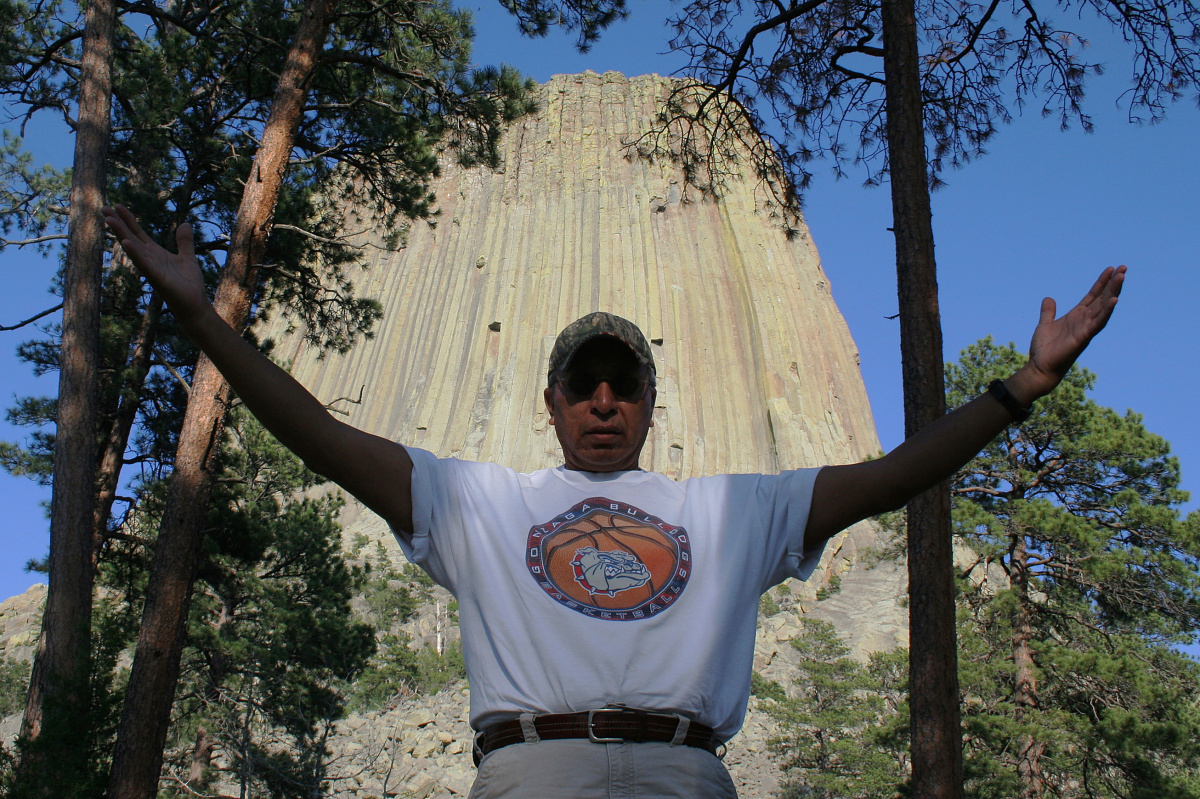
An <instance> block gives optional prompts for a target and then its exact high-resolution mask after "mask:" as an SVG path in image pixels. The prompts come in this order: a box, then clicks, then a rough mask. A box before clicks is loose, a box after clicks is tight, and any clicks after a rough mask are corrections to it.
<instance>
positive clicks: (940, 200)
mask: <svg viewBox="0 0 1200 799" xmlns="http://www.w3.org/2000/svg"><path fill="white" fill-rule="evenodd" d="M469 7H471V8H472V9H473V10H475V12H476V28H477V33H478V40H477V44H476V60H477V62H478V63H480V64H484V63H499V62H506V63H510V64H513V65H514V66H516V67H518V68H519V69H521V70H522V71H523V72H525V73H526V74H528V75H530V76H532V77H533V78H535V79H537V80H539V81H545V80H547V79H548V78H549V77H550V76H551V75H553V74H557V73H572V72H580V71H583V70H584V69H592V70H595V71H597V72H603V71H605V70H609V69H613V70H618V71H621V72H624V73H625V74H627V75H638V74H644V73H648V72H658V73H660V74H670V73H671V72H672V71H674V70H675V69H676V68H678V67H679V66H681V65H682V64H681V61H680V59H679V58H678V57H675V56H666V55H661V53H662V52H663V51H665V50H666V49H667V48H666V42H667V39H668V35H667V30H666V28H665V27H664V26H663V25H662V21H663V20H664V19H665V16H666V14H665V12H666V11H667V10H669V4H668V3H666V2H663V0H644V1H643V0H631V3H630V8H631V10H632V14H631V18H630V19H629V20H628V21H626V22H624V23H621V24H619V25H618V26H615V27H614V28H613V29H610V30H609V31H608V32H607V33H606V34H605V35H604V37H603V38H602V39H601V41H600V42H599V43H598V44H597V45H596V46H595V47H594V48H593V50H592V51H591V52H590V53H588V54H586V55H581V54H579V53H577V52H575V51H574V50H573V48H572V46H571V44H572V42H573V39H572V38H570V37H566V36H562V35H559V34H555V35H552V36H551V37H549V38H548V39H539V40H526V39H521V38H520V37H519V36H518V35H517V33H516V30H515V25H514V23H513V21H512V19H511V18H510V17H508V16H507V14H506V12H504V11H503V10H502V9H501V8H500V7H499V4H497V3H494V2H492V3H489V4H487V5H483V4H480V3H472V4H469ZM1097 41H1099V37H1097ZM1097 50H1098V51H1100V52H1102V53H1103V54H1104V56H1105V57H1109V56H1111V57H1110V58H1107V60H1109V68H1108V71H1107V74H1106V75H1105V76H1104V77H1103V78H1102V79H1093V80H1092V81H1090V82H1089V84H1088V86H1089V93H1088V100H1087V101H1086V105H1087V109H1088V111H1089V112H1090V113H1091V114H1092V115H1093V117H1094V119H1095V122H1096V132H1095V133H1093V134H1090V135H1088V134H1084V133H1082V132H1081V131H1079V130H1078V129H1077V128H1076V129H1074V130H1070V131H1067V132H1060V131H1059V130H1058V128H1057V124H1056V123H1055V122H1054V121H1053V120H1045V119H1041V118H1039V117H1037V116H1036V114H1032V115H1029V116H1026V117H1022V118H1018V119H1017V120H1016V121H1015V122H1014V123H1013V124H1012V125H1009V126H1006V127H1004V128H1002V129H1001V130H1000V133H999V134H998V135H997V136H996V137H995V139H994V140H993V142H992V144H991V146H990V152H989V154H988V155H987V156H985V157H983V158H981V159H979V160H977V161H975V162H974V163H972V164H970V165H969V166H968V167H966V168H965V169H963V170H960V171H955V172H951V173H948V174H947V175H945V178H946V179H947V181H948V183H949V185H948V186H947V187H946V188H944V189H942V190H941V191H939V192H937V193H936V194H935V195H934V228H935V235H936V237H937V258H938V271H939V279H940V290H941V308H942V314H943V327H944V337H945V357H946V359H947V360H953V359H955V358H956V357H957V354H958V352H959V351H960V350H961V349H963V348H964V347H966V346H967V345H968V344H970V343H972V342H974V341H975V340H976V339H978V338H981V337H982V336H985V335H991V336H993V337H995V338H996V339H997V340H999V341H1001V342H1008V341H1014V342H1016V343H1017V344H1018V346H1019V347H1021V348H1024V347H1025V346H1027V344H1028V340H1029V336H1030V334H1031V333H1032V331H1033V326H1034V324H1035V323H1036V320H1037V313H1038V305H1039V303H1040V301H1041V298H1042V297H1043V296H1047V295H1049V296H1053V297H1055V298H1056V299H1057V300H1058V301H1059V305H1060V308H1062V309H1065V308H1066V307H1069V306H1070V305H1073V304H1074V303H1075V302H1076V301H1077V300H1078V299H1079V298H1080V297H1081V296H1082V295H1083V293H1084V292H1085V291H1086V290H1087V288H1088V286H1089V285H1090V284H1091V281H1092V280H1093V279H1094V278H1095V277H1096V275H1097V274H1098V273H1099V272H1100V270H1101V269H1102V268H1103V267H1105V266H1108V265H1114V264H1119V263H1124V264H1128V265H1129V268H1130V271H1129V276H1128V280H1127V283H1126V290H1125V294H1124V296H1123V297H1122V299H1121V303H1120V306H1119V307H1118V309H1117V312H1116V314H1115V316H1114V317H1113V320H1112V322H1111V323H1110V325H1109V327H1108V329H1107V330H1106V331H1105V332H1104V333H1103V334H1102V335H1101V336H1100V337H1099V338H1098V339H1097V340H1096V341H1095V342H1094V343H1093V345H1092V347H1091V348H1090V349H1089V350H1088V351H1087V352H1086V353H1085V354H1084V356H1083V358H1082V359H1081V362H1082V363H1083V365H1084V366H1086V367H1087V368H1089V369H1091V370H1092V371H1094V372H1095V373H1096V374H1097V375H1098V378H1099V379H1098V381H1097V386H1096V390H1095V392H1094V393H1093V397H1094V398H1095V399H1096V400H1097V401H1098V402H1100V403H1103V404H1105V405H1110V406H1112V407H1114V408H1117V409H1118V410H1121V411H1124V410H1125V409H1127V408H1132V409H1134V410H1136V411H1138V412H1139V413H1141V414H1143V415H1144V417H1145V423H1146V426H1147V427H1148V428H1149V429H1150V430H1151V431H1153V432H1155V433H1158V434H1160V435H1162V436H1163V437H1165V438H1166V439H1167V440H1169V441H1170V442H1171V443H1172V445H1173V449H1174V451H1175V453H1176V454H1177V455H1178V456H1179V458H1180V461H1181V463H1182V467H1183V481H1184V483H1183V487H1184V488H1185V489H1187V490H1189V491H1191V492H1192V494H1193V497H1197V498H1200V436H1197V435H1196V432H1197V427H1198V426H1197V422H1196V418H1195V413H1196V411H1195V408H1196V406H1197V399H1196V397H1197V392H1198V390H1200V354H1198V352H1197V344H1198V343H1200V335H1198V333H1200V323H1198V322H1197V315H1196V306H1197V302H1198V300H1200V222H1198V219H1200V188H1198V187H1200V147H1198V145H1197V142H1200V111H1198V110H1197V105H1196V102H1195V98H1194V97H1190V98H1188V99H1185V100H1184V101H1182V102H1181V103H1178V104H1176V105H1175V106H1173V107H1172V108H1171V109H1170V111H1169V114H1168V118H1167V120H1166V122H1164V123H1162V124H1160V125H1154V126H1143V127H1137V126H1132V125H1129V124H1128V123H1127V122H1126V121H1125V110H1124V109H1123V108H1121V107H1118V106H1117V105H1116V103H1115V101H1116V99H1117V97H1118V95H1120V94H1121V92H1122V91H1123V90H1124V88H1125V87H1126V85H1127V80H1128V71H1129V70H1128V66H1127V63H1126V62H1124V61H1122V53H1121V51H1120V50H1119V49H1116V50H1113V51H1112V52H1111V54H1110V53H1109V52H1108V51H1107V50H1106V49H1104V48H1103V47H1102V46H1098V47H1097ZM51 123H52V120H49V119H47V120H46V124H41V125H38V126H36V127H35V128H31V129H30V131H29V133H28V136H27V139H28V142H29V143H30V145H31V146H32V148H33V150H34V152H35V154H36V156H37V158H38V159H39V160H45V161H52V162H54V163H57V164H59V165H63V164H67V163H69V161H70V157H71V151H70V146H71V144H70V141H69V140H68V139H67V138H66V137H65V136H64V135H63V134H62V133H61V132H60V131H58V130H56V129H55V127H54V126H53V124H51ZM815 171H816V179H815V180H814V185H813V188H812V189H811V190H810V191H809V192H808V194H807V199H806V206H807V211H806V217H807V220H808V224H809V227H810V229H811V231H812V234H813V238H814V240H815V241H816V244H817V247H818V248H819V250H820V253H821V256H822V260H823V263H824V267H825V271H826V272H827V273H828V275H829V278H830V281H831V283H832V285H833V290H834V297H835V299H836V300H837V302H838V305H839V307H840V308H841V310H842V313H843V314H844V315H845V317H846V319H847V322H848V323H849V326H850V331H851V333H852V334H853V336H854V339H855V341H856V342H857V344H858V346H859V349H860V353H861V359H862V370H863V378H864V380H865V381H866V385H867V391H868V394H869V396H870V398H871V404H872V409H873V411H874V414H875V421H876V424H877V426H878V429H879V436H880V439H881V441H882V442H883V444H884V446H885V448H890V447H893V446H895V445H896V444H898V443H899V442H900V440H901V438H902V431H903V420H902V408H901V394H900V367H899V339H898V328H897V323H896V322H895V321H894V320H889V319H887V318H886V317H888V316H891V315H893V314H895V312H896V297H895V270H894V252H893V242H892V238H891V235H890V234H889V233H888V231H887V228H888V227H889V226H890V225H891V211H890V200H889V195H888V191H887V188H886V186H884V187H883V188H876V189H865V188H863V187H862V186H861V185H860V184H861V179H860V178H858V177H855V176H851V178H850V179H847V180H843V181H835V180H834V179H833V178H832V176H831V175H830V174H829V172H828V170H827V168H826V167H825V166H824V165H823V164H821V163H820V162H818V163H817V165H816V169H815ZM53 271H54V269H53V264H52V263H51V262H50V261H47V260H44V259H41V258H39V257H38V256H36V255H34V254H31V253H23V252H19V251H17V250H14V249H9V250H7V251H5V252H4V253H3V254H0V275H2V276H3V279H4V285H5V291H3V292H0V325H11V324H13V323H14V322H16V321H18V320H21V319H25V318H28V317H30V316H32V315H33V314H35V313H37V312H40V311H42V310H44V309H45V308H47V307H50V306H51V305H54V304H55V302H56V300H55V299H54V298H52V297H50V295H49V294H48V293H47V291H46V287H47V286H48V283H49V279H50V277H51V276H52V274H53ZM31 336H32V333H31V331H30V330H29V329H25V330H21V331H16V332H3V333H0V400H2V401H3V404H4V405H6V406H7V405H8V404H10V403H11V400H12V398H13V397H14V396H17V395H22V394H30V393H41V394H52V393H54V392H55V391H56V379H55V378H54V377H47V378H42V379H40V380H35V379H33V378H32V377H31V376H30V375H29V372H28V369H27V368H26V367H25V366H23V365H22V364H20V363H18V362H17V361H16V360H15V358H14V357H13V350H14V348H15V347H16V346H17V344H18V343H20V342H21V341H23V340H26V339H28V338H30V337H31ZM1189 408H1191V409H1192V410H1190V411H1189V410H1188V409H1189ZM23 433H24V431H22V430H19V429H14V428H11V427H8V426H7V425H3V424H0V438H3V439H7V440H15V439H18V438H20V437H21V436H22V435H23ZM47 496H48V492H47V491H46V490H44V489H38V488H37V487H35V486H32V484H30V483H29V482H28V481H25V480H18V479H15V478H12V477H9V476H8V475H6V474H0V501H2V502H3V506H4V508H5V521H4V523H3V525H2V526H0V552H2V553H3V556H2V557H0V597H6V596H10V595H13V594H16V593H19V592H21V591H23V590H25V588H27V587H28V586H29V585H30V584H32V583H34V582H39V581H41V577H40V575H32V574H28V573H26V572H24V571H23V569H22V567H23V565H24V563H25V561H26V560H28V559H29V558H31V557H40V556H42V555H44V554H45V552H46V546H47V541H48V535H47V532H46V530H47V522H46V519H45V517H44V513H43V510H42V509H41V507H40V505H39V502H41V501H43V500H44V499H45V498H46V497H47ZM1197 507H1200V504H1198V503H1197V501H1196V499H1193V500H1192V501H1191V502H1189V503H1188V504H1187V506H1186V508H1187V509H1188V510H1192V509H1196V508H1197Z"/></svg>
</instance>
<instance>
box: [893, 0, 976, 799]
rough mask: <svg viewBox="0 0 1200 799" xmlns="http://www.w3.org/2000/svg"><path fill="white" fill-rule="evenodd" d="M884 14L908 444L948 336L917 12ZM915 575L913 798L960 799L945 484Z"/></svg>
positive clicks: (912, 536)
mask: <svg viewBox="0 0 1200 799" xmlns="http://www.w3.org/2000/svg"><path fill="white" fill-rule="evenodd" d="M882 10H883V42H884V47H883V52H884V55H883V58H884V72H885V75H886V80H887V130H888V161H889V165H890V176H891V187H892V217H893V223H892V224H893V230H894V231H895V236H896V283H897V290H898V293H899V299H900V306H899V307H900V351H901V364H902V373H903V378H904V428H905V435H906V436H911V435H913V434H914V433H915V432H917V431H918V430H920V429H921V428H922V427H924V426H925V425H927V424H929V423H930V422H932V421H934V420H935V419H937V418H939V417H940V416H942V415H943V414H944V413H945V412H946V401H945V380H944V376H943V371H942V369H943V366H942V328H941V318H940V313H939V310H938V291H937V267H936V262H935V260H934V254H933V217H932V212H931V209H930V202H929V182H928V172H927V166H926V160H925V129H924V123H923V118H922V104H921V83H920V80H921V76H920V67H919V62H918V60H917V59H918V54H917V27H916V19H915V12H914V5H913V2H912V0H883V4H882ZM908 570H909V637H910V640H911V642H912V643H911V646H910V649H909V653H910V655H909V670H910V673H909V680H910V683H909V684H910V693H911V705H912V723H911V735H912V763H913V776H912V788H913V796H914V797H916V799H959V797H961V796H962V795H963V794H962V791H963V784H962V732H961V726H960V725H961V718H960V711H959V706H958V654H957V651H956V645H955V629H954V555H953V547H952V543H951V536H950V488H949V484H948V483H942V484H941V485H938V486H937V487H935V488H933V489H931V490H930V491H927V492H926V493H924V494H922V495H920V496H919V497H916V498H915V499H913V500H912V501H911V502H909V504H908Z"/></svg>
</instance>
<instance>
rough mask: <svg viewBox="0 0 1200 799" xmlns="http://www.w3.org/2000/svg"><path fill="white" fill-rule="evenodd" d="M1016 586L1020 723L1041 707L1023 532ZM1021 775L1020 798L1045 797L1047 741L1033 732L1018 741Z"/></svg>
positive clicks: (1016, 549)
mask: <svg viewBox="0 0 1200 799" xmlns="http://www.w3.org/2000/svg"><path fill="white" fill-rule="evenodd" d="M1011 568H1012V587H1013V590H1015V591H1016V592H1017V611H1016V618H1014V619H1013V633H1012V652H1013V665H1014V666H1016V670H1017V674H1016V685H1015V686H1014V687H1013V705H1015V707H1016V719H1017V723H1018V724H1029V723H1030V722H1031V721H1032V719H1031V718H1030V717H1031V716H1032V715H1033V714H1035V713H1037V710H1038V704H1039V702H1038V693H1037V673H1036V671H1035V670H1034V662H1033V647H1032V646H1031V645H1030V644H1031V642H1032V641H1033V625H1032V624H1031V622H1030V618H1029V554H1028V553H1027V552H1026V550H1025V536H1024V535H1022V534H1020V533H1019V532H1018V533H1017V535H1016V538H1015V540H1014V542H1013V553H1012V567H1011ZM1016 745H1017V746H1016V749H1017V752H1016V754H1017V776H1018V777H1019V778H1020V780H1021V792H1020V794H1019V795H1018V796H1019V799H1041V796H1042V789H1043V786H1044V781H1043V779H1042V753H1043V752H1044V751H1045V749H1046V746H1045V744H1043V743H1041V742H1040V741H1038V740H1037V739H1036V738H1035V737H1034V736H1033V735H1021V736H1019V737H1018V738H1017V741H1016Z"/></svg>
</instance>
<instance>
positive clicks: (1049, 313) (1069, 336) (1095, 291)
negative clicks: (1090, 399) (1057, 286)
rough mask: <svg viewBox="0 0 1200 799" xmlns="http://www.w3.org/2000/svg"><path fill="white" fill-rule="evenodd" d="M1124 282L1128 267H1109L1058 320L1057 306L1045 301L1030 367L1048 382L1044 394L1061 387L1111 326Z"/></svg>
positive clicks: (1030, 346) (1030, 357) (1043, 301)
mask: <svg viewBox="0 0 1200 799" xmlns="http://www.w3.org/2000/svg"><path fill="white" fill-rule="evenodd" d="M1124 281H1125V267H1124V266H1118V267H1115V268H1114V267H1111V266H1110V267H1108V268H1107V269H1105V270H1104V271H1103V272H1102V273H1101V274H1100V277H1099V278H1098V279H1097V280H1096V282H1095V283H1094V284H1093V285H1092V288H1091V290H1090V291H1088V293H1087V294H1086V295H1085V296H1084V298H1083V299H1082V300H1080V301H1079V304H1077V305H1076V306H1075V307H1074V308H1072V309H1071V310H1070V311H1068V312H1067V313H1066V314H1065V315H1063V316H1061V317H1059V318H1057V319H1056V318H1055V317H1054V314H1055V311H1056V308H1057V306H1056V304H1055V302H1054V300H1053V299H1052V298H1050V297H1047V298H1045V299H1044V300H1042V311H1041V317H1040V318H1039V319H1038V326H1037V329H1036V330H1034V331H1033V341H1031V342H1030V344H1029V366H1030V367H1031V368H1032V369H1033V370H1035V372H1037V373H1038V374H1039V376H1040V377H1041V378H1042V379H1044V380H1045V381H1046V386H1045V391H1042V392H1040V393H1046V392H1049V391H1050V390H1052V389H1053V388H1054V386H1056V385H1058V383H1059V382H1060V381H1061V380H1062V378H1063V376H1064V375H1066V373H1067V370H1068V369H1070V368H1071V364H1073V363H1075V359H1076V358H1078V357H1079V354H1080V353H1081V352H1083V350H1084V349H1085V348H1086V347H1087V345H1088V343H1089V342H1090V341H1091V340H1092V339H1093V338H1094V337H1095V335H1096V334H1097V333H1099V332H1100V331H1101V330H1103V329H1104V326H1105V325H1107V324H1108V319H1109V317H1111V316H1112V312H1113V309H1114V308H1116V307H1117V298H1118V297H1119V296H1120V294H1121V286H1122V284H1123V283H1124Z"/></svg>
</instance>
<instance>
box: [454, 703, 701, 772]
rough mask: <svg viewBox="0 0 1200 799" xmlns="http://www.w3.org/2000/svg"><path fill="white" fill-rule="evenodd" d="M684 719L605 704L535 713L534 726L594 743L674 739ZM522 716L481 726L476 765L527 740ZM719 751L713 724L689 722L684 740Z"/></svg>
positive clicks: (544, 733)
mask: <svg viewBox="0 0 1200 799" xmlns="http://www.w3.org/2000/svg"><path fill="white" fill-rule="evenodd" d="M680 723H681V721H680V718H679V716H676V715H673V714H670V713H651V712H650V711H648V710H638V709H636V708H631V707H602V708H598V709H596V710H586V711H581V712H579V713H549V714H546V715H543V716H534V717H533V728H534V730H536V731H537V735H538V738H539V739H540V740H543V741H554V740H561V739H563V738H586V739H587V740H589V741H591V742H592V743H598V744H603V743H625V742H643V741H662V742H665V743H670V742H671V741H673V740H675V733H676V731H677V730H678V729H679V725H680ZM525 742H526V738H525V732H524V731H523V730H522V728H521V721H520V719H513V720H512V721H501V722H499V723H497V724H493V725H492V726H490V727H487V728H486V729H483V730H481V731H480V732H479V733H478V734H477V735H476V736H475V751H474V755H475V765H477V766H478V765H479V761H480V760H482V759H483V758H484V756H485V755H489V754H491V753H492V752H495V751H496V750H497V749H502V748H504V747H505V746H508V745H510V744H518V743H525ZM681 743H683V744H684V745H685V746H694V747H696V748H697V749H703V750H705V751H707V752H711V753H713V754H714V755H715V754H717V749H718V747H719V746H720V745H721V742H720V741H719V740H717V738H716V736H715V735H713V731H712V728H711V727H708V726H706V725H704V724H698V723H696V722H694V721H693V722H690V723H689V724H688V729H687V733H686V734H685V735H684V737H683V741H682V742H681Z"/></svg>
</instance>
